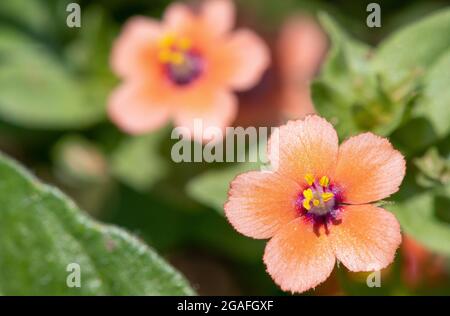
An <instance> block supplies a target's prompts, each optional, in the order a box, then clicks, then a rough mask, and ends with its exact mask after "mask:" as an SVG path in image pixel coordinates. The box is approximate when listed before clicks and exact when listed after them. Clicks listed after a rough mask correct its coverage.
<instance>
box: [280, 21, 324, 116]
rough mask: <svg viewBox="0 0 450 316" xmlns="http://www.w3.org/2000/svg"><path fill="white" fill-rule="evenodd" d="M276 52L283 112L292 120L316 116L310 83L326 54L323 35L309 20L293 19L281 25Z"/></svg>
mask: <svg viewBox="0 0 450 316" xmlns="http://www.w3.org/2000/svg"><path fill="white" fill-rule="evenodd" d="M277 48H278V60H279V61H280V73H281V79H282V89H281V104H282V105H283V107H284V108H283V112H284V113H285V115H286V116H287V117H289V118H291V119H292V118H295V119H298V118H303V117H305V116H306V115H307V114H313V113H315V110H314V105H313V103H312V100H311V92H310V81H311V79H312V78H313V77H314V75H315V74H316V72H317V70H318V69H319V66H320V64H321V62H322V59H323V57H324V55H325V52H326V48H327V38H326V35H325V33H324V32H323V31H322V29H321V28H320V26H319V25H318V24H317V23H316V22H315V21H314V20H313V19H312V18H310V17H308V16H302V15H298V16H293V17H291V18H289V19H288V20H287V21H286V22H285V23H284V25H283V28H282V31H281V34H280V38H279V40H278V43H277Z"/></svg>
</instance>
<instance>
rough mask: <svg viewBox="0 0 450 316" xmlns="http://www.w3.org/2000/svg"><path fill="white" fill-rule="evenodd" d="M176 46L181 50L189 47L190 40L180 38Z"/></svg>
mask: <svg viewBox="0 0 450 316" xmlns="http://www.w3.org/2000/svg"><path fill="white" fill-rule="evenodd" d="M177 47H178V48H179V49H181V50H183V51H186V50H188V49H189V48H191V41H190V40H189V39H188V38H186V37H183V38H180V39H179V40H178V43H177Z"/></svg>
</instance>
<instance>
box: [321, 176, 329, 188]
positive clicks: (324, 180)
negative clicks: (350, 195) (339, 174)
mask: <svg viewBox="0 0 450 316" xmlns="http://www.w3.org/2000/svg"><path fill="white" fill-rule="evenodd" d="M319 183H320V185H321V186H323V187H327V186H328V185H329V184H330V179H328V177H326V176H323V177H322V178H320V181H319Z"/></svg>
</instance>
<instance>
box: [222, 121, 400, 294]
mask: <svg viewBox="0 0 450 316" xmlns="http://www.w3.org/2000/svg"><path fill="white" fill-rule="evenodd" d="M269 159H270V162H271V164H273V165H275V166H276V169H275V170H274V171H253V172H248V173H244V174H242V175H239V176H238V177H237V178H236V179H235V180H234V181H233V182H232V183H231V188H230V191H229V198H228V201H227V203H226V204H225V213H226V216H227V218H228V220H229V221H230V222H231V224H232V225H233V226H234V228H235V229H236V230H237V231H239V232H240V233H242V234H244V235H246V236H249V237H253V238H258V239H267V238H271V239H270V241H269V242H268V244H267V246H266V250H265V254H264V262H265V264H266V266H267V271H268V273H269V274H270V275H271V276H272V278H273V279H274V280H275V282H276V283H277V284H278V285H279V286H280V287H281V288H282V289H283V290H285V291H291V292H304V291H306V290H309V289H311V288H314V287H315V286H317V285H318V284H320V283H321V282H323V281H325V280H326V279H327V278H328V276H329V275H330V273H331V272H332V270H333V268H334V265H335V262H336V259H337V260H339V261H340V262H342V263H343V264H344V265H345V266H346V267H347V268H348V269H349V270H351V271H375V270H380V269H382V268H384V267H386V266H387V265H389V264H390V263H391V262H392V261H393V259H394V256H395V252H396V249H397V248H398V246H399V245H400V243H401V234H400V226H399V223H398V221H397V220H396V218H395V217H394V216H393V215H392V214H391V213H389V212H388V211H386V210H384V209H382V208H380V207H377V206H376V205H374V204H373V202H375V201H378V200H380V199H383V198H386V197H388V196H389V195H391V194H393V193H394V192H396V191H397V190H398V188H399V186H400V184H401V182H402V180H403V177H404V175H405V160H404V158H403V156H402V155H401V154H400V152H398V151H397V150H395V149H394V148H393V147H392V145H391V144H390V142H389V141H388V140H387V139H384V138H381V137H379V136H376V135H374V134H371V133H365V134H361V135H358V136H355V137H351V138H349V139H348V140H346V141H345V142H344V143H343V144H341V146H339V144H338V136H337V134H336V131H335V130H334V128H333V126H332V125H331V124H330V123H328V122H327V121H326V120H324V119H322V118H320V117H318V116H315V115H312V116H307V117H306V118H305V119H304V120H299V121H290V122H288V123H287V124H286V125H284V126H282V127H280V128H279V129H278V130H277V132H275V134H273V135H272V137H271V140H270V142H269Z"/></svg>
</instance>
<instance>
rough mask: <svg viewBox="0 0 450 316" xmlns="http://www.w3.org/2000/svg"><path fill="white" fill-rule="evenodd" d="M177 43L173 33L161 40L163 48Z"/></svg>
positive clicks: (160, 44)
mask: <svg viewBox="0 0 450 316" xmlns="http://www.w3.org/2000/svg"><path fill="white" fill-rule="evenodd" d="M174 43H175V36H173V34H170V33H169V34H166V35H164V36H163V37H162V38H161V39H160V40H159V47H161V48H171V46H172V45H173V44H174Z"/></svg>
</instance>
